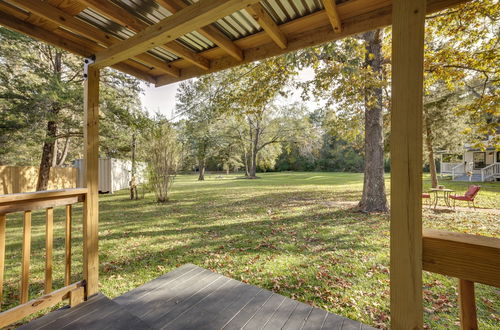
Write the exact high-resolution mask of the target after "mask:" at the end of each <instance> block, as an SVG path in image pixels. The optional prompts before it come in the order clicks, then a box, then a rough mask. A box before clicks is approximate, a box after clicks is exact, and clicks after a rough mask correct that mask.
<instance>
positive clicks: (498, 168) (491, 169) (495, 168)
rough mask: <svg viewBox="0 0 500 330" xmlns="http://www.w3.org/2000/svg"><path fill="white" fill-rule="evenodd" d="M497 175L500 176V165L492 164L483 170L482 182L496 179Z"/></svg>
mask: <svg viewBox="0 0 500 330" xmlns="http://www.w3.org/2000/svg"><path fill="white" fill-rule="evenodd" d="M495 175H500V163H495V164H491V165H488V166H486V167H484V168H482V169H481V182H484V181H486V180H488V179H490V178H494V177H495Z"/></svg>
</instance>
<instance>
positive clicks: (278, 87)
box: [228, 56, 296, 178]
mask: <svg viewBox="0 0 500 330" xmlns="http://www.w3.org/2000/svg"><path fill="white" fill-rule="evenodd" d="M230 72H231V74H232V75H234V76H238V77H239V79H238V80H237V82H233V83H232V84H231V86H230V87H231V90H230V92H229V93H228V95H231V98H230V100H231V105H232V109H233V113H234V114H235V115H236V116H238V117H239V121H237V122H239V123H245V125H246V127H245V128H244V129H241V128H240V129H238V131H237V132H238V136H239V138H240V141H241V143H242V147H243V150H244V160H245V168H246V176H247V177H248V178H256V173H257V164H258V156H259V153H261V152H262V151H263V149H264V148H266V147H267V146H269V145H271V144H275V143H279V142H283V141H284V140H285V139H286V136H287V135H289V132H290V131H291V128H290V127H287V124H290V122H289V121H286V120H283V119H284V118H285V117H284V116H283V117H281V118H279V115H285V113H283V111H282V110H283V109H279V108H278V107H276V106H274V105H273V103H272V102H273V101H274V100H275V99H276V97H277V96H279V95H285V87H286V86H287V84H288V83H289V82H290V79H291V77H293V76H294V75H295V74H296V72H295V68H294V67H293V66H291V65H290V63H289V62H288V59H287V57H285V56H281V57H275V58H271V59H267V60H265V61H262V62H258V63H255V64H251V65H245V66H242V67H239V68H235V69H232V70H231V71H230ZM278 155H279V154H277V155H276V157H277V156H278Z"/></svg>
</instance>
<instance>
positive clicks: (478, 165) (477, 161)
mask: <svg viewBox="0 0 500 330" xmlns="http://www.w3.org/2000/svg"><path fill="white" fill-rule="evenodd" d="M472 159H473V161H474V169H475V170H479V169H482V168H483V167H486V153H485V152H475V153H474V154H473V156H472Z"/></svg>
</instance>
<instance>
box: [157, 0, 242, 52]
mask: <svg viewBox="0 0 500 330" xmlns="http://www.w3.org/2000/svg"><path fill="white" fill-rule="evenodd" d="M155 1H156V2H157V3H158V4H159V5H160V6H162V7H164V8H165V9H167V10H168V11H170V12H171V13H172V14H175V13H177V12H178V11H179V10H181V9H183V8H186V7H187V6H188V5H187V4H185V3H184V2H183V1H181V0H155ZM197 31H198V32H199V33H200V34H201V35H203V36H204V37H205V38H207V39H208V40H211V41H212V42H213V43H214V44H216V45H217V46H219V47H220V48H221V49H223V50H224V51H225V52H226V53H228V54H229V55H231V56H232V57H234V58H235V59H237V60H239V61H242V60H243V51H242V50H241V48H240V47H238V46H237V45H236V44H235V43H234V42H233V41H231V39H229V38H228V37H226V35H224V33H222V32H221V31H219V29H217V28H216V27H215V26H213V25H212V24H210V25H207V26H204V27H202V28H200V29H198V30H197Z"/></svg>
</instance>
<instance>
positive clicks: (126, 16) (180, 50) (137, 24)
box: [81, 0, 210, 70]
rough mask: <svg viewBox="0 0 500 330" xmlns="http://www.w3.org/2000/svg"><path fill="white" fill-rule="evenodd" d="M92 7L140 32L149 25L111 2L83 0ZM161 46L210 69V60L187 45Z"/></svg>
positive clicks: (169, 43) (172, 42) (172, 43)
mask: <svg viewBox="0 0 500 330" xmlns="http://www.w3.org/2000/svg"><path fill="white" fill-rule="evenodd" d="M81 1H82V2H83V3H85V4H86V5H87V6H89V7H90V8H92V9H94V10H95V11H97V12H99V13H100V14H102V15H104V16H106V17H107V18H109V19H111V20H113V21H115V22H117V23H119V24H121V25H123V26H125V27H126V28H128V29H130V30H132V31H134V32H140V31H142V30H144V29H146V28H147V27H148V25H147V24H146V23H144V22H142V21H141V20H139V19H137V18H136V17H135V16H134V15H132V14H130V13H129V12H128V11H126V10H125V9H123V8H121V7H119V6H117V5H115V4H113V3H111V2H109V1H101V0H81ZM161 48H163V49H165V50H167V51H169V52H171V53H173V54H175V55H177V56H179V57H181V58H184V59H186V60H187V61H189V62H191V63H192V64H194V65H196V66H198V67H199V68H201V69H203V70H208V68H209V67H210V62H209V61H208V60H207V59H206V58H204V57H203V56H201V55H199V54H198V53H196V52H194V51H193V50H191V49H189V48H187V47H185V46H184V45H182V44H180V43H178V42H177V41H170V42H168V43H166V44H164V45H162V46H161Z"/></svg>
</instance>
